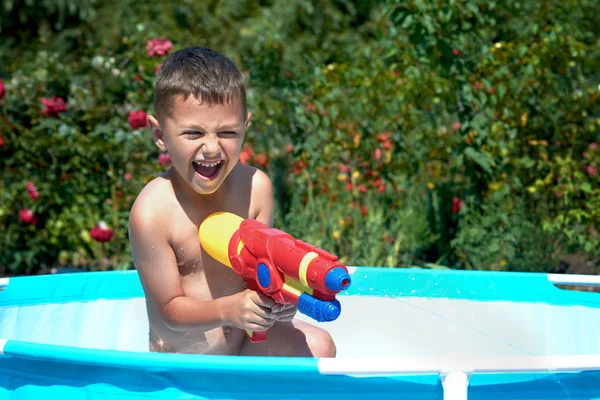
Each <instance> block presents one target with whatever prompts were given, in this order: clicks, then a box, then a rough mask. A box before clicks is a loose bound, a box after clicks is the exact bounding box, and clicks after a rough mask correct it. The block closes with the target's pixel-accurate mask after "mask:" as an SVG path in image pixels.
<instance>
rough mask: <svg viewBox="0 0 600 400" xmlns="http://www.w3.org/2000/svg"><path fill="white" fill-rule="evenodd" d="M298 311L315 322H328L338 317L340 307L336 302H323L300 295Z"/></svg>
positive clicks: (305, 294) (304, 294)
mask: <svg viewBox="0 0 600 400" xmlns="http://www.w3.org/2000/svg"><path fill="white" fill-rule="evenodd" d="M298 311H299V312H301V313H302V314H304V315H308V316H309V317H311V318H312V319H314V320H316V321H319V322H329V321H334V320H336V319H337V317H339V316H340V314H341V312H342V306H341V304H340V302H339V301H338V300H333V301H324V300H320V299H317V298H315V297H313V296H311V295H310V294H308V293H302V294H301V295H300V297H299V298H298Z"/></svg>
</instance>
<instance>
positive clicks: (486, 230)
mask: <svg viewBox="0 0 600 400" xmlns="http://www.w3.org/2000/svg"><path fill="white" fill-rule="evenodd" d="M29 1H30V2H34V1H33V0H29ZM122 3H123V4H122V5H121V6H120V7H114V5H112V4H111V3H110V2H109V3H106V4H100V3H98V2H95V1H93V0H89V1H87V2H73V3H71V2H69V1H68V0H64V1H61V2H44V1H38V2H35V4H36V5H38V6H39V7H38V8H30V7H19V6H16V5H15V4H16V3H12V2H8V1H4V2H3V3H2V7H3V10H4V12H5V13H4V14H3V15H2V17H1V18H0V35H2V36H0V38H7V40H6V41H4V43H5V44H4V45H0V51H2V53H0V54H2V56H1V57H0V78H2V79H3V80H4V84H5V86H6V92H7V94H6V97H5V98H4V99H1V100H0V118H1V119H2V125H1V126H0V137H2V138H3V141H4V145H3V146H1V147H0V157H1V160H0V165H2V168H3V174H2V178H1V180H0V192H1V195H0V196H1V198H2V203H1V205H0V227H1V228H2V229H3V232H4V235H3V237H2V238H1V239H0V246H1V247H0V266H5V267H7V268H8V269H9V270H11V271H13V273H32V272H35V271H36V270H37V269H39V268H40V267H42V266H54V265H57V264H82V265H90V264H91V266H92V268H105V267H106V265H107V264H109V265H111V266H113V267H119V268H127V267H130V266H131V257H130V251H129V249H128V241H127V232H126V229H127V217H128V210H129V207H130V206H131V204H132V201H133V200H134V199H135V196H136V194H137V193H138V192H139V190H141V188H142V186H143V185H144V183H146V182H147V181H148V180H149V179H151V178H152V177H153V176H155V175H156V174H157V173H158V172H159V171H161V170H162V169H163V168H164V167H163V166H161V165H160V164H158V163H157V156H158V149H156V148H155V147H154V146H153V144H152V142H151V139H150V137H149V132H148V131H147V129H134V128H132V127H131V126H130V125H129V123H128V115H129V112H130V111H137V110H142V111H144V112H147V113H151V112H152V100H153V99H152V90H153V77H154V73H155V69H156V67H157V66H158V65H159V64H160V62H161V60H162V58H163V57H162V56H149V55H148V54H146V43H147V41H148V40H149V39H151V38H154V37H166V38H167V39H169V40H171V41H172V42H173V45H174V47H173V49H177V48H181V47H184V46H190V45H201V46H206V47H212V48H215V49H217V50H219V51H221V52H223V53H225V54H227V55H228V56H230V57H231V58H233V59H234V60H235V61H236V62H237V63H238V65H239V66H240V68H241V69H242V71H244V72H245V73H246V74H247V76H248V79H249V83H250V88H251V89H250V91H249V94H248V98H249V106H250V111H251V112H252V113H253V118H252V124H251V127H250V131H249V135H248V138H247V143H246V144H245V146H246V151H247V152H248V153H249V154H253V156H252V157H251V158H250V160H249V162H250V163H253V164H255V165H257V166H259V167H260V168H264V169H265V170H266V171H267V172H268V173H269V175H270V176H271V177H272V179H273V181H274V183H275V188H276V196H277V205H276V225H277V226H278V227H280V228H281V229H284V230H286V231H288V232H290V233H291V234H293V235H294V236H296V237H299V238H301V239H302V240H305V241H308V242H311V243H314V244H316V245H318V246H321V247H323V248H325V249H327V250H329V251H331V252H334V253H336V254H338V255H340V256H341V257H342V259H343V260H344V261H345V262H347V263H349V264H353V265H381V266H390V267H393V266H409V265H422V266H434V267H435V265H436V264H435V263H439V264H445V265H448V266H450V267H453V268H477V269H494V270H501V269H509V270H526V271H541V270H544V271H553V270H554V269H555V268H556V266H557V262H556V260H557V259H558V257H559V256H560V255H561V254H564V252H571V251H574V252H585V253H587V254H589V255H597V254H599V253H600V250H598V249H600V236H599V235H598V233H597V232H598V230H600V222H599V221H600V218H599V217H600V203H599V200H598V199H599V198H600V196H599V194H600V193H599V191H600V186H599V185H598V179H599V178H598V176H597V169H596V168H597V166H598V164H599V162H600V150H599V149H597V144H600V135H599V131H600V107H599V103H600V102H599V101H598V99H599V98H600V91H599V90H600V89H599V88H598V86H597V85H598V82H599V78H600V75H599V71H600V59H599V57H598V56H599V55H600V42H599V40H598V38H600V32H599V28H598V27H599V26H600V24H598V22H599V21H597V16H598V15H600V6H599V5H598V3H597V2H596V1H594V0H581V1H577V2H575V1H568V2H561V1H558V0H548V1H543V2H521V1H514V2H495V1H485V2H484V1H479V0H460V1H458V0H451V1H445V2H433V1H410V2H403V1H397V0H387V1H385V2H376V1H374V0H361V1H346V0H290V1H258V0H245V1H242V2H239V1H228V0H225V1H210V2H178V3H165V2H159V1H150V2H144V3H142V4H140V3H137V2H133V1H132V0H126V1H124V2H122ZM36 20H37V21H40V23H39V24H38V25H36V24H31V22H32V21H36ZM24 27H27V29H24ZM16 32H20V33H19V34H18V35H17V34H16ZM0 42H3V41H2V40H0ZM8 54H18V55H19V57H11V56H8ZM51 96H59V97H62V98H64V99H65V102H66V111H64V112H61V113H59V114H58V116H56V117H52V116H48V115H45V114H42V113H41V110H43V108H44V106H43V104H42V98H50V97H51ZM28 182H34V183H35V185H36V187H37V190H38V191H39V198H38V199H36V200H34V199H32V198H31V197H30V196H28V194H27V190H26V184H27V183H28ZM22 209H31V210H32V211H33V212H34V213H35V215H36V216H37V217H38V221H37V223H36V224H35V225H28V224H25V223H23V222H21V221H19V216H18V213H19V210H22ZM98 221H105V222H106V223H107V224H108V225H109V226H110V227H111V228H113V229H114V237H113V239H112V240H111V241H110V242H108V243H98V242H96V241H94V240H93V239H91V238H90V235H89V230H90V229H91V228H92V227H93V226H94V225H95V224H96V223H98Z"/></svg>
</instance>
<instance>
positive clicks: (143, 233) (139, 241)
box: [129, 204, 226, 331]
mask: <svg viewBox="0 0 600 400" xmlns="http://www.w3.org/2000/svg"><path fill="white" fill-rule="evenodd" d="M155 212H156V211H155V210H152V211H151V212H146V211H144V208H143V207H141V205H139V204H138V207H135V206H134V207H133V208H132V210H131V213H130V217H129V239H130V243H131V250H132V253H133V257H134V262H135V265H136V268H137V271H138V274H139V276H140V280H141V282H142V285H143V287H144V289H145V291H146V293H147V297H148V299H147V301H152V302H153V303H154V305H155V307H156V309H157V310H158V312H159V313H160V315H161V317H162V319H163V320H164V322H165V323H166V324H167V326H168V327H169V328H171V329H174V330H184V329H189V328H198V329H200V330H203V331H204V330H210V329H213V328H216V327H219V326H223V325H225V324H226V322H225V319H226V318H225V315H224V311H223V306H222V304H219V303H221V302H223V301H224V300H222V299H216V300H211V301H201V300H195V299H190V298H188V297H186V295H185V292H184V290H183V287H182V285H181V278H180V276H179V270H178V267H177V261H176V259H175V254H174V252H173V250H172V248H171V245H170V244H169V241H168V238H167V237H166V234H165V232H167V229H165V228H166V227H165V226H164V225H165V222H166V221H168V220H169V219H168V218H162V217H160V216H157V215H156V214H155ZM211 303H212V304H211Z"/></svg>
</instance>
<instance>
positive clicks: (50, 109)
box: [42, 96, 67, 118]
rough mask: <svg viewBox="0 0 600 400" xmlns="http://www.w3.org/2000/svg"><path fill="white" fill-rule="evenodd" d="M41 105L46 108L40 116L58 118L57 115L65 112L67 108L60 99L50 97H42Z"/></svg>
mask: <svg viewBox="0 0 600 400" xmlns="http://www.w3.org/2000/svg"><path fill="white" fill-rule="evenodd" d="M42 104H44V106H45V107H46V108H44V109H43V110H42V114H44V115H47V116H49V117H54V118H58V114H59V113H61V112H64V111H66V110H67V106H66V104H65V101H64V100H63V98H62V97H56V96H52V97H51V98H46V97H44V98H43V99H42Z"/></svg>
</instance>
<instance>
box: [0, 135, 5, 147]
mask: <svg viewBox="0 0 600 400" xmlns="http://www.w3.org/2000/svg"><path fill="white" fill-rule="evenodd" d="M2 146H4V138H3V137H2V136H0V147H2Z"/></svg>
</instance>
